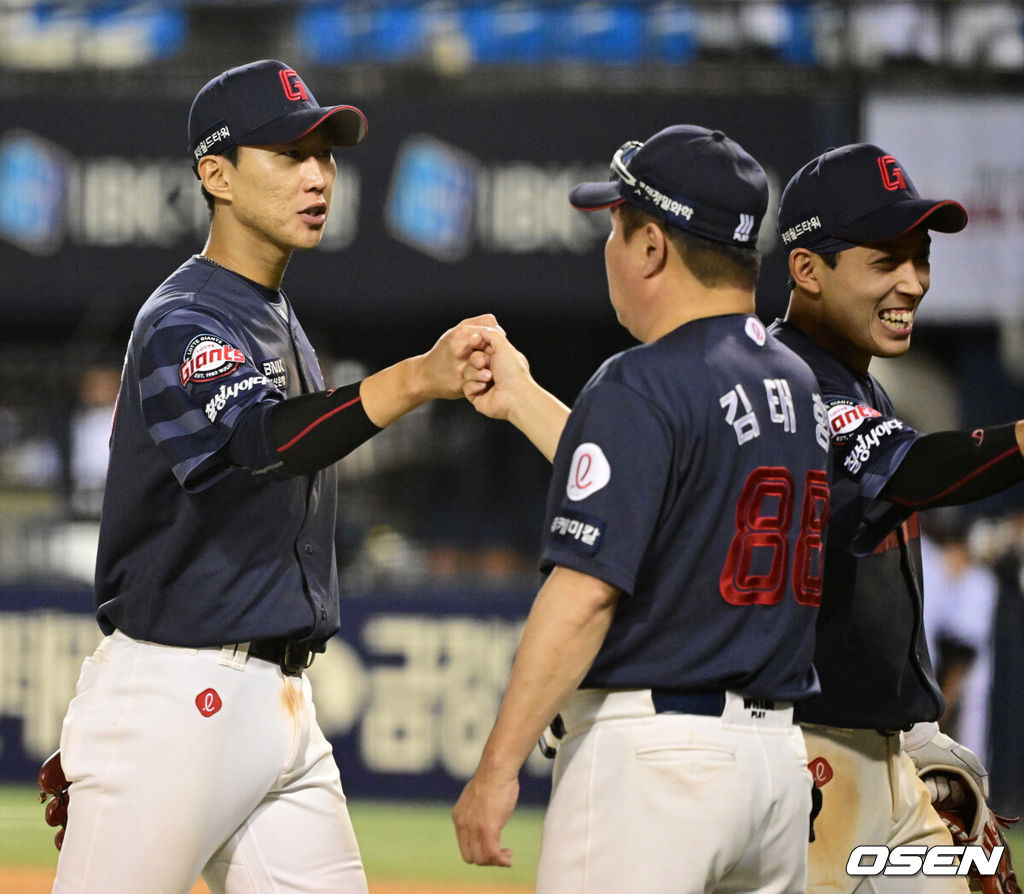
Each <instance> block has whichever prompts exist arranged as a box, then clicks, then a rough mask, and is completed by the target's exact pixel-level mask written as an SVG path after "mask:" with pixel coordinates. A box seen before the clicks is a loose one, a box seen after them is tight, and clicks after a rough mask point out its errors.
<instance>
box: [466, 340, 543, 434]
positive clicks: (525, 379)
mask: <svg viewBox="0 0 1024 894" xmlns="http://www.w3.org/2000/svg"><path fill="white" fill-rule="evenodd" d="M463 379H464V383H463V388H462V393H463V394H464V395H465V396H466V398H467V400H469V402H470V403H471V404H473V406H474V407H475V408H476V409H477V410H478V411H479V412H481V413H483V414H484V415H485V416H490V417H491V418H492V419H508V418H509V413H510V412H511V410H512V407H513V406H514V404H515V401H516V400H517V394H519V393H520V390H521V389H522V388H523V387H527V386H529V385H532V384H533V379H532V378H531V376H530V364H529V362H528V361H527V359H526V357H525V356H524V355H523V353H522V352H521V351H519V350H517V349H516V347H515V346H514V345H513V344H512V342H510V341H509V340H508V338H507V337H506V336H505V335H504V333H496V334H494V335H493V336H491V338H490V341H489V343H488V344H487V345H486V346H485V347H483V348H481V349H479V350H476V351H473V352H472V353H471V354H470V355H469V361H468V363H467V364H466V368H465V370H464V372H463Z"/></svg>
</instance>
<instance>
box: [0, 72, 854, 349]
mask: <svg viewBox="0 0 1024 894" xmlns="http://www.w3.org/2000/svg"><path fill="white" fill-rule="evenodd" d="M317 91H318V96H323V97H330V98H331V100H332V101H338V102H351V103H354V104H356V105H358V106H360V107H362V109H363V111H364V112H365V113H366V115H367V118H368V120H369V135H368V137H367V139H366V141H365V142H364V143H363V144H362V145H361V146H359V147H357V148H355V149H349V150H338V151H337V153H336V158H337V160H338V168H339V172H338V182H337V185H336V188H335V199H334V205H333V207H332V210H331V218H330V221H329V223H328V225H327V228H326V231H325V236H324V240H323V244H322V246H321V248H320V249H318V250H317V251H316V252H314V253H312V254H311V256H304V257H301V258H297V259H295V261H293V263H292V265H291V269H290V270H289V273H288V275H287V277H286V279H285V288H286V291H288V293H289V295H290V296H291V297H292V298H293V299H295V302H296V306H297V308H299V310H300V312H301V314H302V318H303V322H304V324H306V325H307V327H308V326H310V325H313V326H314V327H315V326H317V325H322V326H327V325H330V323H331V322H332V321H333V320H335V319H338V318H341V319H343V320H345V321H347V322H352V321H355V320H359V319H360V318H377V319H379V317H380V315H381V314H387V313H393V314H395V315H396V316H395V320H399V321H415V320H416V319H419V318H423V317H426V316H436V315H437V314H438V313H439V312H440V313H443V314H444V315H445V318H446V319H447V318H450V319H452V320H455V319H458V318H460V317H461V316H468V315H473V314H477V313H480V312H483V311H493V312H496V313H501V312H503V311H509V312H514V313H520V314H544V315H546V316H547V317H548V318H550V317H551V316H557V315H560V314H564V315H567V316H568V315H571V316H575V317H586V318H594V317H598V318H606V319H608V318H610V317H611V311H610V309H609V308H608V306H607V300H606V297H605V296H606V285H605V278H604V265H603V262H602V260H601V250H602V246H603V242H604V239H605V237H606V236H607V231H608V224H607V216H606V215H603V214H590V215H587V214H584V213H582V212H578V211H575V210H574V209H573V208H572V207H571V206H570V205H569V203H568V198H567V193H568V190H569V188H570V187H571V186H573V185H574V184H576V183H577V182H579V181H580V180H583V179H595V178H596V179H605V178H606V177H607V176H608V164H609V161H610V159H611V156H612V154H613V153H614V152H615V150H616V149H617V148H618V147H619V146H620V145H621V144H622V143H623V142H624V141H625V140H627V139H631V138H646V137H648V136H650V135H651V134H653V133H654V132H656V131H657V130H660V129H661V128H662V127H665V126H668V125H669V124H675V123H682V122H689V123H699V124H703V125H706V126H711V127H717V128H720V129H722V130H724V131H725V132H726V133H727V134H728V135H729V136H731V137H733V138H734V139H736V140H737V141H738V142H739V143H741V144H742V145H743V146H744V147H745V148H746V149H748V150H749V151H750V152H751V153H752V154H753V155H755V156H756V157H757V158H758V159H759V160H760V161H761V162H762V164H763V165H764V166H765V167H766V168H767V170H768V172H769V175H770V179H771V185H772V194H773V206H772V208H771V209H770V210H769V216H768V218H767V219H766V221H765V224H764V226H763V227H762V233H761V236H762V241H761V247H762V249H763V250H764V251H766V252H768V255H767V258H766V261H765V267H764V274H763V277H762V289H761V295H760V297H761V299H762V315H763V316H766V315H775V314H777V313H781V312H782V311H783V310H784V306H785V305H784V298H785V280H786V274H785V269H784V259H783V256H782V252H781V251H780V250H779V249H778V247H777V238H776V236H775V233H774V201H777V198H778V193H779V191H780V189H781V186H782V185H784V184H785V181H786V179H788V177H789V175H790V174H791V173H792V172H793V171H794V170H795V169H796V168H797V167H798V166H799V164H800V163H801V162H802V161H803V160H805V158H806V157H809V156H810V155H811V154H813V153H814V152H817V151H818V148H817V147H819V146H822V145H827V144H831V143H835V142H837V141H843V140H845V139H847V138H848V137H849V136H850V122H851V120H852V116H851V115H850V114H849V113H848V112H849V109H848V107H847V105H845V104H843V103H841V102H838V101H836V100H832V101H831V102H827V101H824V100H812V99H804V100H802V101H801V102H794V101H793V100H792V98H781V97H780V98H774V97H773V98H763V97H756V98H750V97H733V98H729V97H724V98H723V97H711V96H706V97H701V96H696V97H681V96H670V95H657V94H653V95H649V94H644V95H612V96H595V95H574V96H550V95H549V96H537V97H532V98H531V97H529V96H512V97H501V98H500V101H498V100H497V99H495V98H492V97H488V96H472V95H459V96H444V95H438V94H432V95H423V96H415V97H407V98H395V97H393V96H388V97H378V98H374V99H371V100H368V101H365V102H364V101H362V100H361V99H360V97H356V96H343V97H336V96H334V95H333V94H332V91H331V87H330V84H329V83H325V84H323V85H322V86H321V84H320V83H319V82H317ZM325 101H326V99H325ZM188 105H189V103H188V102H187V101H181V102H175V101H170V100H167V99H160V98H155V99H152V100H140V99H129V98H121V99H118V100H117V101H110V100H108V99H107V98H103V99H96V98H92V97H90V98H87V99H83V100H80V101H76V102H73V103H70V102H69V103H66V104H61V105H59V106H57V105H51V104H44V105H40V104H38V103H36V102H34V101H32V100H18V99H5V100H2V101H0V122H2V124H0V268H2V269H3V271H4V277H3V282H2V284H0V301H2V303H3V307H4V310H5V313H7V314H8V319H9V320H24V321H38V320H47V321H48V322H49V323H50V324H51V325H52V326H53V327H69V326H73V325H74V324H75V321H76V320H78V319H80V318H82V317H84V316H85V315H86V314H90V315H92V316H93V317H96V316H97V315H103V314H106V316H107V317H114V318H117V317H119V316H120V317H124V318H126V319H127V320H129V321H130V319H131V316H133V315H134V311H135V309H136V308H137V307H138V306H139V305H140V304H141V303H142V302H143V301H144V300H145V298H146V297H147V296H148V295H149V293H150V292H151V291H152V290H153V288H154V287H155V286H156V285H158V284H159V282H160V281H161V280H162V279H163V278H164V277H166V276H167V275H168V274H169V273H170V272H171V271H172V270H173V269H174V268H175V267H177V266H178V264H179V263H181V261H182V260H184V259H185V258H186V257H188V255H189V254H191V253H193V252H198V251H200V250H201V249H202V246H203V243H204V240H205V236H206V231H207V226H208V217H207V210H206V206H205V203H204V202H203V200H202V198H201V197H200V193H199V184H198V181H197V180H196V179H195V177H194V175H193V173H192V171H191V170H190V168H189V160H188V151H187V147H186V145H185V143H186V137H185V123H186V118H187V113H188ZM118 325H122V324H121V323H119V324H118ZM55 334H57V333H56V332H55ZM119 335H120V331H119Z"/></svg>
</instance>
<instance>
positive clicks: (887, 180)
mask: <svg viewBox="0 0 1024 894" xmlns="http://www.w3.org/2000/svg"><path fill="white" fill-rule="evenodd" d="M878 170H880V171H881V172H882V186H884V187H885V188H886V189H887V190H889V192H895V191H896V190H897V189H906V188H907V181H906V178H904V176H903V170H902V169H901V168H900V166H899V165H898V164H896V159H895V158H893V157H892V156H891V155H883V156H882V157H881V158H879V159H878Z"/></svg>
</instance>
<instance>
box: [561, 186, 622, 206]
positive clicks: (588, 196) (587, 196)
mask: <svg viewBox="0 0 1024 894" xmlns="http://www.w3.org/2000/svg"><path fill="white" fill-rule="evenodd" d="M621 185H622V184H621V181H619V180H605V181H603V182H598V183H593V182H591V183H579V184H577V185H576V186H574V187H573V188H572V189H570V190H569V203H570V204H571V205H572V206H573V208H579V210H580V211H600V210H601V209H603V208H613V207H614V206H616V205H621V204H622V203H623V202H625V201H626V199H625V198H624V197H623V195H622V193H621V192H620V187H621Z"/></svg>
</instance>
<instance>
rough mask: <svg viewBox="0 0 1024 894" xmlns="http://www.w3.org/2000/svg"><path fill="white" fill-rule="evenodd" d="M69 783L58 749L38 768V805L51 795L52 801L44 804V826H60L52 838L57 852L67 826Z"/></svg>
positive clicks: (62, 841)
mask: <svg viewBox="0 0 1024 894" xmlns="http://www.w3.org/2000/svg"><path fill="white" fill-rule="evenodd" d="M69 788H70V783H69V782H68V780H67V778H66V777H65V776H64V768H63V767H62V766H61V765H60V749H58V750H57V751H55V752H53V754H51V755H50V756H49V757H48V758H47V759H46V760H45V761H43V765H42V767H40V768H39V803H40V804H46V799H47V798H48V797H49V796H50V795H53V800H52V801H50V803H49V804H46V824H47V825H48V826H55V827H56V826H60V828H59V829H58V830H57V834H56V835H54V836H53V843H54V844H55V845H57V850H60V846H61V845H62V844H63V843H64V831H65V829H66V828H67V825H68V801H69V800H70V797H71V796H70V794H69V793H68V789H69Z"/></svg>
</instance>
